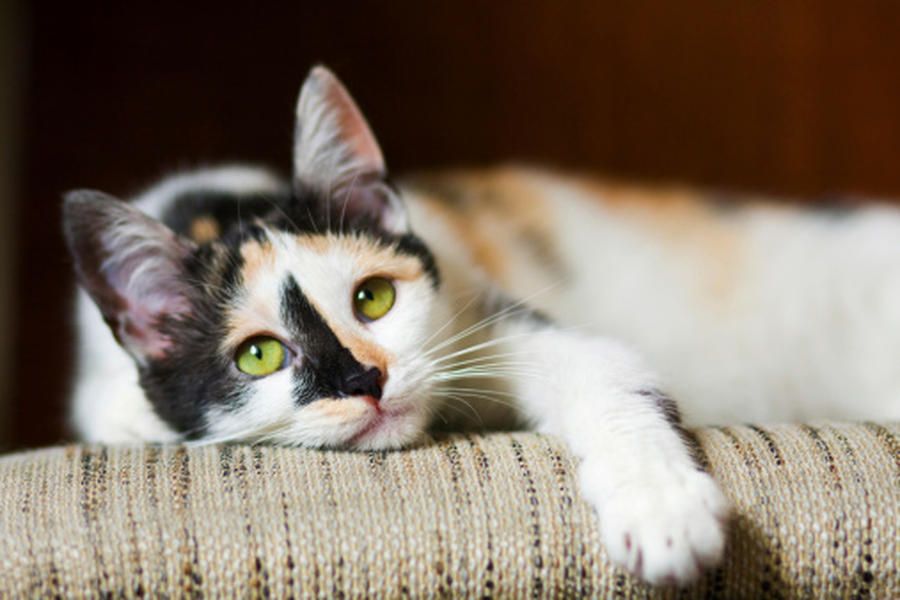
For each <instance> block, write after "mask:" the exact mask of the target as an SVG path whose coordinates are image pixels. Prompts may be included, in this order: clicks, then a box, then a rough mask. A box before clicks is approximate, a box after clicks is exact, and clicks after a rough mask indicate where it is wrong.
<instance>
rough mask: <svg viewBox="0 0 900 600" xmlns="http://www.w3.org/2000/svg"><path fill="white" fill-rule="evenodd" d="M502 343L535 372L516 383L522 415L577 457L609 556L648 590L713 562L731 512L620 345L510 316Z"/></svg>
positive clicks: (671, 409)
mask: <svg viewBox="0 0 900 600" xmlns="http://www.w3.org/2000/svg"><path fill="white" fill-rule="evenodd" d="M497 329H498V330H497V335H498V338H497V339H498V341H499V340H500V339H505V340H506V341H505V342H503V343H504V344H505V345H506V346H507V348H508V350H509V351H510V352H513V353H514V354H515V355H517V356H518V357H520V359H521V360H522V361H524V362H525V363H526V364H529V365H531V367H530V368H531V369H533V372H534V377H517V378H516V379H515V381H514V382H512V387H513V389H514V392H515V395H516V397H517V398H518V399H519V400H518V401H519V402H520V403H521V409H522V410H523V412H524V415H525V416H526V417H528V418H529V419H531V420H532V421H533V422H534V423H535V424H536V425H537V427H538V429H540V430H542V431H545V432H548V433H552V434H555V435H559V436H561V437H562V438H563V439H564V440H565V441H566V442H567V443H568V444H569V446H570V448H571V450H572V451H573V453H574V454H575V455H576V456H577V457H578V458H580V459H581V464H580V472H579V476H580V480H581V491H582V494H583V496H584V497H585V498H586V499H587V500H588V501H589V502H590V503H591V504H592V505H593V506H594V508H595V509H596V510H597V513H598V514H599V516H600V528H601V535H602V540H603V543H604V545H605V547H606V551H607V553H608V554H609V556H610V558H611V559H612V560H613V561H614V562H616V563H618V564H620V565H623V566H625V567H626V568H628V569H629V570H630V571H632V572H634V573H636V574H637V575H639V576H640V577H641V578H643V579H644V580H646V581H649V582H651V583H686V582H689V581H691V580H692V579H694V578H695V577H696V576H697V575H698V574H699V573H700V570H701V569H702V568H703V567H706V566H711V565H714V564H716V563H717V562H718V561H719V560H720V558H721V556H722V552H723V547H724V523H725V520H726V517H727V514H728V504H727V501H726V500H725V497H724V496H723V495H722V493H721V492H720V491H719V489H718V487H717V486H716V483H715V481H714V480H713V479H712V478H711V477H710V476H709V475H707V474H706V473H704V472H703V471H702V470H701V469H700V468H699V467H698V465H697V464H696V463H695V461H694V458H693V456H692V454H691V451H690V449H689V447H688V445H687V444H686V443H685V441H684V439H683V438H682V436H681V435H680V431H681V430H680V425H679V423H678V421H677V411H676V410H675V405H674V403H672V402H671V400H669V399H668V398H667V397H666V396H665V395H664V394H662V393H661V392H660V391H658V386H657V382H656V380H655V377H653V375H652V374H651V373H650V372H649V371H647V370H646V369H645V368H644V367H643V366H642V365H641V362H640V361H639V360H638V359H637V357H636V356H635V355H634V354H633V353H632V352H631V351H629V350H628V349H626V348H625V347H623V346H622V345H620V344H618V343H615V342H613V341H611V340H606V339H603V338H597V337H592V336H587V335H582V334H578V333H573V332H569V331H564V330H561V329H559V328H555V327H553V326H552V325H549V324H547V323H546V322H543V321H541V320H536V319H529V318H516V319H510V320H508V321H506V322H505V323H504V324H503V325H502V326H500V327H498V328H497Z"/></svg>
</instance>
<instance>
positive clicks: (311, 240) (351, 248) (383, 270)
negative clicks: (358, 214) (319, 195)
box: [295, 234, 425, 281]
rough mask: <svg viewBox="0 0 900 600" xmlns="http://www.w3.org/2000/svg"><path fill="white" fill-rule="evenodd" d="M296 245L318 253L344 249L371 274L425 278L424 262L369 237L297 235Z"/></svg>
mask: <svg viewBox="0 0 900 600" xmlns="http://www.w3.org/2000/svg"><path fill="white" fill-rule="evenodd" d="M295 239H296V241H297V244H299V245H300V246H303V247H304V248H307V249H309V250H311V251H313V252H316V253H317V254H325V253H326V252H334V251H338V252H343V253H346V254H350V255H352V256H353V257H354V260H355V262H356V264H357V265H359V268H360V269H361V270H362V271H364V272H366V273H367V274H368V276H373V275H383V276H389V277H390V278H391V279H397V280H399V281H412V280H414V279H418V278H419V277H422V276H423V275H424V274H425V273H424V271H423V270H422V263H421V262H419V260H418V259H416V258H415V257H413V256H409V255H406V254H398V253H396V252H394V251H393V250H391V249H390V248H387V247H385V246H383V245H381V244H378V243H377V242H375V241H373V240H370V239H368V238H366V237H355V236H337V235H330V234H329V235H315V236H312V235H298V236H296V238H295Z"/></svg>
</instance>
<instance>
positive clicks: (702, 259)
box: [578, 179, 742, 303]
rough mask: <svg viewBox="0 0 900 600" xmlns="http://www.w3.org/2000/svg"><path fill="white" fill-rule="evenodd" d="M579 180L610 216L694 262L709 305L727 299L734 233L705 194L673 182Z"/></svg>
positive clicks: (735, 250) (737, 255)
mask: <svg viewBox="0 0 900 600" xmlns="http://www.w3.org/2000/svg"><path fill="white" fill-rule="evenodd" d="M578 184H579V185H581V186H582V188H583V189H585V190H586V191H588V192H589V193H591V194H593V195H595V196H597V197H598V199H600V200H601V202H603V205H604V206H605V207H606V208H607V209H608V210H609V211H610V213H611V214H612V215H614V216H617V217H620V218H623V219H626V220H628V221H632V222H634V223H635V225H636V226H637V227H638V228H639V230H643V231H646V232H647V233H648V234H650V235H651V236H652V237H653V239H655V240H658V241H659V242H660V243H661V244H664V245H666V246H667V247H669V248H670V249H671V250H672V252H673V253H676V254H687V255H689V256H690V257H691V258H692V259H695V260H698V266H700V267H701V268H700V269H698V271H699V272H700V273H702V274H703V276H704V277H705V278H706V290H707V291H708V293H709V294H710V299H711V300H713V302H714V303H720V302H721V301H724V300H725V299H727V298H728V297H729V292H730V291H731V290H733V289H734V286H735V285H736V280H737V271H738V270H739V268H740V265H739V263H740V259H741V256H742V253H741V249H740V238H739V232H738V231H737V230H736V229H735V227H734V226H733V225H732V224H730V223H729V222H728V218H727V217H725V216H723V215H722V214H721V212H719V211H718V210H717V209H716V207H715V206H714V204H713V203H712V202H711V200H710V199H709V198H708V197H707V196H705V195H703V194H701V193H698V192H696V191H694V190H691V189H688V188H685V187H678V186H670V187H659V188H652V187H642V186H637V185H624V184H619V183H608V182H597V181H591V180H588V179H581V180H578Z"/></svg>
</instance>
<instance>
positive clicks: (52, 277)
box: [12, 0, 900, 446]
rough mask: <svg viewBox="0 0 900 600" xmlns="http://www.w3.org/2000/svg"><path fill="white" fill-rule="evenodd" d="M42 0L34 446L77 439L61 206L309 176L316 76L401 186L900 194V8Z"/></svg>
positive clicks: (32, 216)
mask: <svg viewBox="0 0 900 600" xmlns="http://www.w3.org/2000/svg"><path fill="white" fill-rule="evenodd" d="M249 4H250V3H241V4H234V5H233V6H232V5H229V3H226V2H220V3H216V4H211V5H207V6H205V7H201V6H198V5H196V4H194V3H187V2H184V3H180V4H173V5H171V6H168V7H162V5H161V4H158V3H157V4H155V5H154V8H153V9H147V10H141V9H136V8H135V6H136V4H135V3H130V2H129V3H124V2H115V3H114V2H110V3H90V2H71V3H57V2H38V3H36V4H33V5H32V6H30V8H29V10H28V11H27V12H26V19H25V24H26V26H27V28H26V29H27V34H28V35H27V37H26V41H27V46H26V52H25V54H26V57H27V69H26V70H25V81H24V103H23V104H24V108H25V114H24V116H23V118H24V125H23V126H22V131H23V138H24V143H25V148H24V160H23V164H24V173H23V174H22V177H21V179H20V181H21V182H22V186H21V187H22V190H21V199H22V200H21V206H20V207H19V214H20V217H19V219H20V227H19V230H18V231H19V237H20V239H21V244H20V248H19V275H18V292H19V296H18V301H19V306H20V314H19V318H18V319H17V323H18V333H17V334H16V338H15V340H16V345H15V357H16V361H17V362H16V364H15V369H14V372H15V374H16V377H15V380H14V381H13V382H12V383H13V385H14V390H13V395H14V399H13V400H14V409H13V418H14V422H13V424H14V436H15V437H14V443H15V444H16V445H18V446H34V445H38V444H48V443H53V442H56V441H58V440H60V439H62V436H63V435H64V433H63V431H64V430H63V428H62V424H63V421H64V419H63V415H64V397H65V391H66V388H67V385H68V379H69V370H68V369H69V366H68V365H69V345H70V343H71V340H70V334H69V328H70V317H69V315H68V312H67V308H66V307H67V303H68V302H69V297H70V285H71V284H70V276H69V265H68V264H67V260H66V258H65V253H64V251H63V248H62V244H61V239H60V236H59V229H60V227H59V223H58V210H59V197H60V193H61V192H62V191H63V190H66V189H68V188H72V187H78V186H90V187H97V188H102V189H104V190H107V191H110V192H113V193H116V194H127V193H129V192H131V191H134V190H135V189H136V188H137V187H140V186H141V185H143V184H145V183H148V182H149V181H151V180H152V179H153V178H154V177H156V176H158V175H160V174H162V173H164V172H166V171H167V170H170V169H172V168H178V167H183V166H189V165H196V164H199V163H203V162H207V161H208V162H213V161H219V160H223V159H224V160H236V159H240V160H251V161H256V162H264V163H271V164H273V165H277V166H278V167H280V168H281V169H282V170H285V169H286V168H287V166H288V164H289V163H288V161H289V150H290V143H291V130H292V122H291V119H292V110H293V103H294V101H295V94H296V93H297V91H298V89H299V85H300V82H301V80H302V78H303V76H304V74H305V72H306V71H307V69H308V68H309V67H310V65H312V64H314V63H315V62H319V61H321V62H324V63H326V64H328V65H329V66H331V67H332V68H333V69H334V70H335V71H336V72H337V73H338V74H339V75H340V76H341V77H342V78H343V79H344V81H345V82H346V83H347V85H348V86H349V87H350V88H351V90H352V91H353V93H354V94H355V95H356V97H357V99H358V101H359V103H360V105H361V106H362V107H363V110H364V111H365V112H366V113H367V115H368V116H369V118H370V121H371V123H372V124H373V126H374V127H375V129H376V131H377V132H378V134H379V137H380V139H381V142H382V145H383V147H384V150H385V153H386V155H387V157H388V160H389V162H390V163H391V165H392V167H393V168H394V170H395V171H396V170H407V169H412V168H419V167H429V166H439V165H448V164H455V165H459V164H485V163H492V162H496V161H502V160H508V159H518V160H526V161H533V162H540V163H551V164H554V165H560V166H566V167H575V168H581V169H594V170H602V171H605V172H609V173H613V174H617V175H624V176H629V177H639V178H645V179H673V178H674V179H678V180H682V181H688V182H695V183H698V184H709V185H714V186H720V187H721V186H724V187H728V188H744V189H751V190H755V191H767V192H775V193H779V194H793V195H806V196H814V195H820V194H826V193H833V192H864V193H867V194H885V195H900V170H898V169H897V168H896V165H897V161H898V157H900V36H898V32H900V29H898V25H900V3H896V2H852V3H851V2H843V1H839V0H829V1H824V2H819V3H811V2H791V1H789V2H785V1H778V0H771V1H759V2H721V1H719V0H709V1H707V2H703V1H689V2H666V3H663V2H646V1H630V2H599V1H596V0H594V1H582V2H550V1H548V2H541V3H536V2H521V1H516V2H513V1H504V2H501V1H491V2H488V1H485V2H478V3H476V2H463V1H459V0H456V1H453V2H439V3H435V2H422V1H402V2H401V1H396V0H395V1H392V2H335V1H331V2H304V3H302V4H301V3H299V2H292V3H283V4H284V5H288V4H290V5H291V6H290V7H288V6H279V7H277V8H276V7H274V6H268V7H259V8H251V7H250V6H249Z"/></svg>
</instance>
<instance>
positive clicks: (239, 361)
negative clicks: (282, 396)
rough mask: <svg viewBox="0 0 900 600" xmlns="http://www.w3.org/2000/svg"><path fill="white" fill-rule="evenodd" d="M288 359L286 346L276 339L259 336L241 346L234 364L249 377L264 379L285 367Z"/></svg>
mask: <svg viewBox="0 0 900 600" xmlns="http://www.w3.org/2000/svg"><path fill="white" fill-rule="evenodd" d="M286 357H287V352H286V351H285V349H284V344H282V343H281V342H279V341H278V340H276V339H275V338H270V337H265V336H258V337H253V338H250V339H249V340H247V341H246V342H244V343H243V344H241V346H240V348H238V351H237V356H236V357H235V359H234V362H235V364H236V365H237V368H238V369H240V370H241V371H242V372H244V373H246V374H247V375H253V376H255V377H263V376H265V375H271V374H272V373H274V372H275V371H278V370H280V369H281V368H282V367H284V366H285V358H286Z"/></svg>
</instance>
